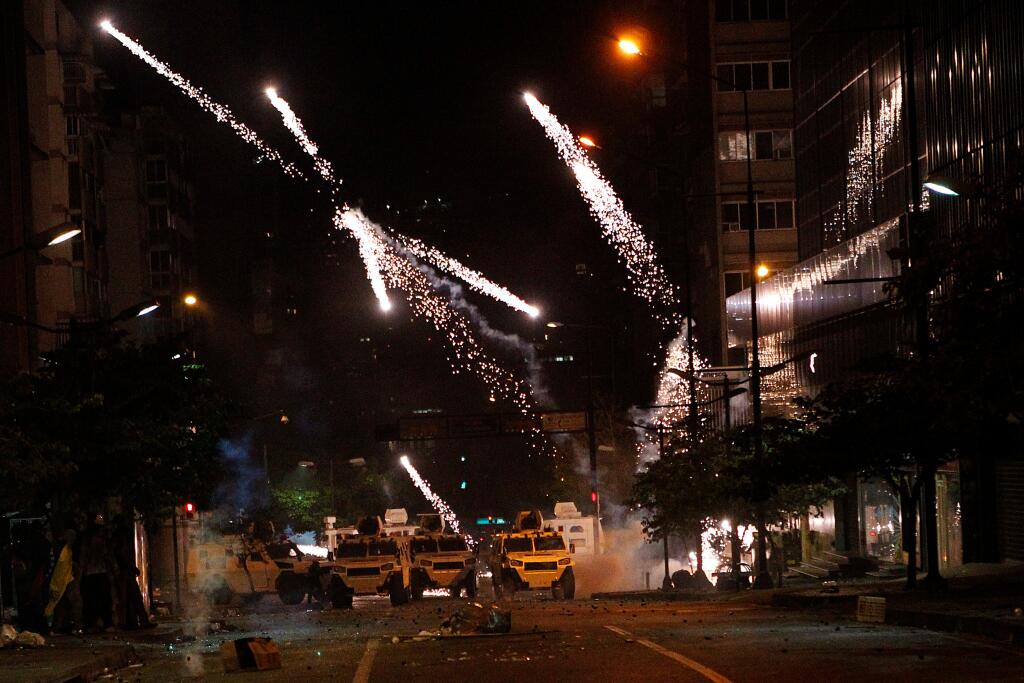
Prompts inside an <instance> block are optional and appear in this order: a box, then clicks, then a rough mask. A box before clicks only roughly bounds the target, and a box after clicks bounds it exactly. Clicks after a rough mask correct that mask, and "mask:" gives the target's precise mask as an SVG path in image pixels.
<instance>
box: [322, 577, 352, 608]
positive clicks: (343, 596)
mask: <svg viewBox="0 0 1024 683" xmlns="http://www.w3.org/2000/svg"><path fill="white" fill-rule="evenodd" d="M328 595H330V596H331V607H333V608H334V609H352V591H350V590H349V589H348V586H346V585H345V583H344V582H343V581H341V580H340V579H335V580H333V581H331V585H330V587H329V588H328Z"/></svg>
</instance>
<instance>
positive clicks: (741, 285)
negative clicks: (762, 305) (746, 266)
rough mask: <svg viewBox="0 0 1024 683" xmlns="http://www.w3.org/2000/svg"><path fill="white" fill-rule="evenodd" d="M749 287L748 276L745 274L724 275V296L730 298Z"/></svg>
mask: <svg viewBox="0 0 1024 683" xmlns="http://www.w3.org/2000/svg"><path fill="white" fill-rule="evenodd" d="M749 286H750V276H749V275H747V274H746V273H745V272H735V273H726V274H725V295H726V296H732V295H733V294H736V293H737V292H742V291H743V290H744V289H746V288H747V287H749Z"/></svg>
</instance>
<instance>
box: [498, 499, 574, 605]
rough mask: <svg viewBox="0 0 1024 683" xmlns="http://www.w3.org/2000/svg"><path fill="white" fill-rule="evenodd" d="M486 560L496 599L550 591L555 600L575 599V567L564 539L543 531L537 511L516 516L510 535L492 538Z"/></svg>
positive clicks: (541, 518)
mask: <svg viewBox="0 0 1024 683" xmlns="http://www.w3.org/2000/svg"><path fill="white" fill-rule="evenodd" d="M490 559H491V581H493V583H494V594H495V596H497V597H503V596H504V597H512V595H513V594H514V593H515V592H516V591H522V590H550V591H551V595H552V597H554V598H555V599H556V600H572V599H573V597H574V596H575V595H576V576H575V574H574V573H573V567H574V566H575V563H574V562H573V560H572V557H571V556H570V554H569V549H568V548H566V546H565V539H564V538H563V537H562V535H561V534H559V533H557V532H555V531H545V530H544V518H543V517H542V516H541V514H540V511H538V510H527V511H523V512H520V513H519V515H518V517H517V518H516V523H515V527H514V530H513V531H511V532H509V533H502V534H497V535H495V536H494V537H493V539H492V541H491V558H490Z"/></svg>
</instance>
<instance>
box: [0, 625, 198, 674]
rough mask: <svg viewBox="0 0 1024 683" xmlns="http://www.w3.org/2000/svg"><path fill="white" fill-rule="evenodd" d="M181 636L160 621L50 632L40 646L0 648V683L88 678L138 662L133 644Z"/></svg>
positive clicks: (167, 641)
mask: <svg viewBox="0 0 1024 683" xmlns="http://www.w3.org/2000/svg"><path fill="white" fill-rule="evenodd" d="M182 638H183V636H182V629H181V628H180V627H177V626H174V625H163V624H162V625H161V626H160V627H159V628H155V629H152V630H140V631H116V632H113V633H99V634H95V635H86V636H70V635H52V636H49V637H47V638H46V645H45V646H43V647H39V648H18V647H6V648H3V649H0V683H8V681H10V682H11V683H14V682H15V681H17V682H18V683H21V682H29V681H31V682H33V683H35V682H37V681H38V682H40V683H63V682H64V681H76V682H77V681H91V680H94V679H96V678H98V677H100V676H102V675H103V674H106V673H110V672H113V671H116V670H118V669H123V668H124V667H127V666H129V665H131V664H133V663H136V662H138V661H139V657H138V656H137V655H136V651H135V647H134V646H135V645H139V646H154V645H165V644H173V643H176V642H180V641H181V640H182Z"/></svg>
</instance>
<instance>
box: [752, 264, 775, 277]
mask: <svg viewBox="0 0 1024 683" xmlns="http://www.w3.org/2000/svg"><path fill="white" fill-rule="evenodd" d="M771 272H772V271H770V270H769V269H768V266H766V265H765V264H763V263H761V264H759V265H758V266H757V270H755V271H754V273H755V274H756V275H757V279H758V280H763V279H765V278H766V277H768V274H769V273H771Z"/></svg>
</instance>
